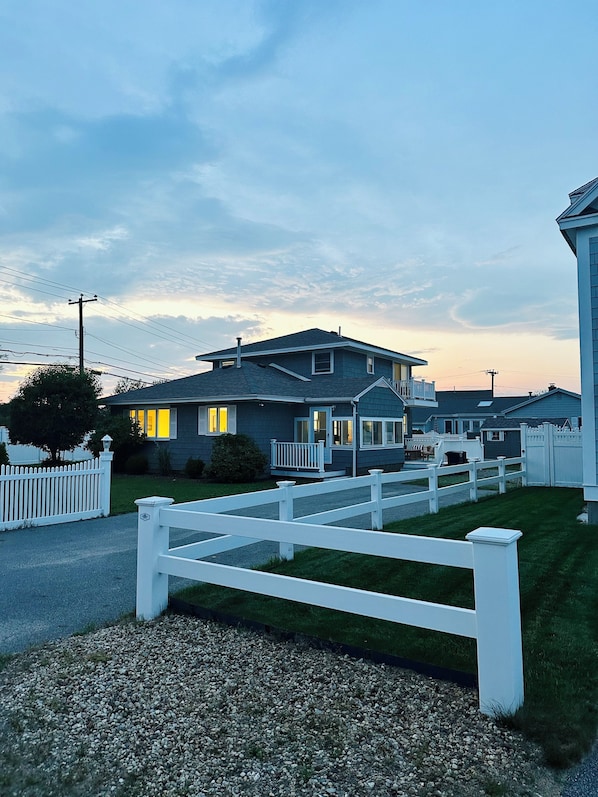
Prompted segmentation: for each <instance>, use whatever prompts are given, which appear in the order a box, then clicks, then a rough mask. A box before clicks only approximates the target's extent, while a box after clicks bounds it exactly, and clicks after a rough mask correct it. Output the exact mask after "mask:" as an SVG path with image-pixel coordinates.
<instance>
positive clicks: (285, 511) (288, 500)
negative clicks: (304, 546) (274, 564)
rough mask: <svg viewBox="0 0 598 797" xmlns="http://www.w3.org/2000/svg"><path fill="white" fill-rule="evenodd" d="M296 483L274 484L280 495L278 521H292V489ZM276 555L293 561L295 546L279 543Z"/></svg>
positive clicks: (289, 543)
mask: <svg viewBox="0 0 598 797" xmlns="http://www.w3.org/2000/svg"><path fill="white" fill-rule="evenodd" d="M295 484H296V482H276V486H277V487H278V488H279V489H280V491H281V495H280V498H279V499H278V519H279V520H293V487H294V486H295ZM278 555H279V556H280V558H281V559H294V558H295V546H294V545H293V543H292V542H279V543H278Z"/></svg>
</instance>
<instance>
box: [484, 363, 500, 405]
mask: <svg viewBox="0 0 598 797" xmlns="http://www.w3.org/2000/svg"><path fill="white" fill-rule="evenodd" d="M486 373H487V374H488V375H489V376H491V377H492V398H494V377H495V376H498V371H495V370H494V368H490V370H488V371H486Z"/></svg>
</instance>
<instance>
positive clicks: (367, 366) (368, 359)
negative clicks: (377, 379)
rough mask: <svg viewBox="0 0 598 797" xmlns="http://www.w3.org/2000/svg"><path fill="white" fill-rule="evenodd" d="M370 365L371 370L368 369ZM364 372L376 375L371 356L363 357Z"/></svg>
mask: <svg viewBox="0 0 598 797" xmlns="http://www.w3.org/2000/svg"><path fill="white" fill-rule="evenodd" d="M370 365H371V368H370ZM365 370H366V372H367V373H368V374H375V373H376V360H375V359H374V355H373V354H366V356H365Z"/></svg>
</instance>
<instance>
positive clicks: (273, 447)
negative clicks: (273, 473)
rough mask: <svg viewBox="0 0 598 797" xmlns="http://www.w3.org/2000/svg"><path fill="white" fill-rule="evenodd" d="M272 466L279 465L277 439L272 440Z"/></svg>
mask: <svg viewBox="0 0 598 797" xmlns="http://www.w3.org/2000/svg"><path fill="white" fill-rule="evenodd" d="M270 467H271V468H277V467H278V458H277V456H276V440H275V439H272V440H270Z"/></svg>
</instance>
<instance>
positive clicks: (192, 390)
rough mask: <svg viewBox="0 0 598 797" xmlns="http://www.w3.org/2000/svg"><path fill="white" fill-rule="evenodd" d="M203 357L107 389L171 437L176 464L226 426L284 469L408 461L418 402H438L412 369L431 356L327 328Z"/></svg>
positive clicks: (203, 454) (335, 470) (322, 470)
mask: <svg viewBox="0 0 598 797" xmlns="http://www.w3.org/2000/svg"><path fill="white" fill-rule="evenodd" d="M196 359H198V360H202V361H206V362H210V363H211V364H212V370H210V371H206V372H204V373H200V374H196V375H194V376H188V377H185V378H183V379H176V380H174V381H171V382H164V383H162V384H158V385H153V386H151V387H147V388H142V389H139V390H131V391H129V392H127V393H122V394H118V395H114V396H110V397H108V398H106V399H103V403H105V404H106V405H108V406H109V407H111V408H112V411H113V412H126V413H128V414H129V415H130V416H131V417H133V418H135V420H137V421H138V423H139V425H140V426H141V428H142V429H143V430H144V432H145V434H146V436H147V438H148V440H149V441H152V442H154V443H157V444H158V445H159V446H168V449H169V452H170V456H171V462H172V466H173V467H174V468H175V469H182V468H184V466H185V462H186V461H187V459H188V458H189V457H199V458H201V459H203V460H204V461H205V462H209V460H210V457H211V451H212V445H213V442H214V440H215V439H216V437H218V435H221V434H224V433H227V432H228V433H232V434H235V433H238V434H241V433H242V434H247V435H249V436H250V437H252V438H253V439H254V440H255V441H256V443H257V444H258V446H259V447H260V448H261V449H262V451H264V453H266V455H267V456H268V461H269V463H270V468H271V470H272V472H273V473H274V474H277V475H278V474H279V475H285V474H293V475H297V474H298V473H301V472H303V471H307V472H310V473H311V474H312V475H315V474H318V473H319V474H320V476H322V477H323V476H324V475H340V474H343V475H344V474H349V475H351V474H353V473H363V472H366V471H367V469H368V468H374V467H381V468H385V469H394V468H400V467H401V466H402V464H403V462H404V459H405V452H404V436H405V434H406V433H407V432H408V430H410V418H409V413H410V411H411V408H413V407H415V406H417V405H419V404H427V405H430V406H435V398H434V395H435V394H434V384H433V383H430V382H425V381H424V380H417V379H414V378H413V375H412V368H413V367H415V366H420V365H427V363H426V361H425V360H421V359H419V358H417V357H411V356H409V355H406V354H401V353H400V352H396V351H392V350H391V349H385V348H381V347H379V346H373V345H370V344H367V343H363V342H361V341H358V340H354V339H353V338H348V337H345V336H344V335H341V334H337V333H335V332H326V331H324V330H321V329H308V330H304V331H302V332H297V333H293V334H290V335H283V336H281V337H277V338H272V339H269V340H264V341H260V342H257V343H250V344H246V345H241V339H240V338H238V339H237V346H236V347H231V348H229V349H223V350H221V351H214V352H208V353H206V354H202V355H198V356H197V358H196ZM155 449H156V446H153V447H149V449H148V450H149V451H150V453H151V452H152V450H154V452H155ZM154 462H155V460H154Z"/></svg>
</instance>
